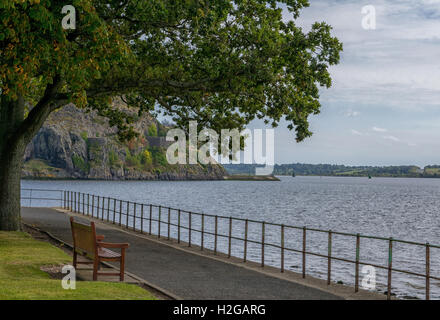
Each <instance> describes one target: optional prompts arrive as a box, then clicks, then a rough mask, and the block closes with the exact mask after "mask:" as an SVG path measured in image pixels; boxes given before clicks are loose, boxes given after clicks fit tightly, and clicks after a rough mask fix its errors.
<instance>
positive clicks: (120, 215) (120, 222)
mask: <svg viewBox="0 0 440 320" xmlns="http://www.w3.org/2000/svg"><path fill="white" fill-rule="evenodd" d="M118 223H119V226H122V200H119V221H118Z"/></svg>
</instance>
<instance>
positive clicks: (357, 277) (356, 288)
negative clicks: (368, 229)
mask: <svg viewBox="0 0 440 320" xmlns="http://www.w3.org/2000/svg"><path fill="white" fill-rule="evenodd" d="M360 246H361V236H360V234H359V233H358V234H357V235H356V270H355V282H354V292H359V258H360Z"/></svg>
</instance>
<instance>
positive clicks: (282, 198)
mask: <svg viewBox="0 0 440 320" xmlns="http://www.w3.org/2000/svg"><path fill="white" fill-rule="evenodd" d="M22 188H43V189H62V190H72V191H79V192H83V193H90V194H95V195H100V196H106V197H113V198H117V199H122V200H129V201H132V202H138V203H147V204H150V203H152V204H157V205H162V206H168V207H173V208H180V209H184V210H189V211H194V212H200V213H209V214H214V215H221V216H227V217H229V216H233V217H240V218H248V219H253V220H264V221H267V222H275V223H281V224H286V225H293V226H307V227H311V228H318V229H325V230H329V229H331V230H334V231H341V232H349V233H361V234H363V235H375V236H383V237H393V238H396V239H403V240H413V241H418V242H423V243H425V242H430V243H432V244H440V213H439V208H440V179H400V178H374V179H372V180H368V179H367V178H337V177H322V178H320V177H296V178H291V177H282V178H281V182H247V181H215V182H212V181H209V182H208V181H197V182H194V181H185V182H162V181H159V182H105V181H102V182H101V181H23V183H22ZM22 195H23V196H27V195H28V193H27V192H23V194H22ZM40 195H41V194H40ZM33 196H38V194H37V193H35V192H34V194H33ZM45 196H48V194H46V195H45ZM51 196H53V194H52V195H51ZM22 204H23V205H29V201H28V200H23V201H22ZM32 205H33V206H35V205H39V206H47V205H51V206H59V202H57V203H54V202H51V203H49V202H41V201H40V202H37V201H35V200H34V201H33V202H32ZM154 214H155V215H157V212H155V213H154ZM165 217H166V215H165ZM175 219H176V217H175V216H172V218H171V220H172V222H173V221H175ZM164 221H165V220H164ZM136 223H137V224H139V221H136ZM205 223H206V228H207V231H209V230H211V231H212V230H213V225H214V224H213V221H206V222H205ZM227 223H228V221H227V220H226V219H225V221H224V223H220V224H219V230H220V232H223V233H224V234H227V232H228V225H227ZM199 225H200V221H198V220H197V219H196V218H195V221H193V225H192V226H193V227H197V226H199ZM153 228H157V227H155V226H153ZM162 228H163V229H165V227H162ZM279 229H280V228H279V227H278V228H276V227H270V226H267V227H266V241H268V242H272V243H276V244H279V243H280V230H279ZM161 232H166V230H165V231H163V230H162V231H161ZM172 233H174V231H173V230H172ZM243 233H244V224H243V225H240V224H237V225H234V228H233V235H234V236H237V237H243ZM185 236H187V233H185V232H183V233H182V237H185ZM249 238H250V239H251V240H252V239H253V240H255V241H260V240H261V226H259V225H257V224H255V225H253V224H250V225H249ZM285 239H286V240H285V241H286V246H287V247H289V248H293V249H301V248H302V231H301V230H286V235H285ZM192 241H193V242H194V243H197V242H200V234H196V233H193V234H192ZM205 245H206V246H207V247H211V248H212V246H213V241H212V239H211V238H210V237H209V236H207V238H205ZM355 245H356V241H355V238H346V237H342V236H334V239H333V255H334V256H338V257H341V258H346V259H351V260H354V259H355ZM218 246H219V249H220V250H222V251H226V250H227V242H226V239H221V240H219V244H218ZM307 250H308V251H312V252H316V253H320V254H327V235H326V234H321V233H312V232H311V233H310V234H308V235H307ZM279 251H280V250H279V249H277V248H270V247H267V248H266V249H265V261H266V263H267V264H270V265H273V266H277V267H278V266H280V253H279ZM260 252H261V246H259V245H256V244H255V245H254V244H249V246H248V258H249V259H251V260H255V261H260ZM232 253H233V255H235V256H240V257H241V256H242V255H243V241H238V240H236V241H233V244H232ZM360 259H361V261H368V262H369V263H373V264H379V265H384V266H386V265H387V259H388V243H387V242H385V241H379V240H368V239H362V241H361V250H360ZM285 266H286V268H287V269H290V270H293V271H297V272H300V271H301V266H302V264H301V256H300V255H298V254H295V253H291V254H287V255H286V257H285ZM439 266H440V249H431V274H432V275H433V276H437V277H440V272H439V270H440V268H439ZM393 267H394V268H398V269H406V270H411V271H414V272H418V273H425V270H426V269H425V248H424V247H414V246H409V245H403V244H395V246H394V250H393ZM376 272H377V274H376V282H377V290H379V291H384V290H386V286H385V285H386V279H387V272H386V270H381V269H377V270H376ZM307 273H308V274H311V275H314V276H317V277H322V278H325V277H326V276H327V260H326V259H323V258H319V257H308V258H307ZM361 276H362V273H361ZM361 279H362V277H361ZM332 280H333V281H343V282H344V283H346V284H353V283H354V265H353V264H348V263H343V262H334V263H333V265H332ZM424 284H425V280H424V279H423V278H417V277H414V276H409V275H405V274H400V273H393V292H394V293H396V294H398V295H399V296H404V295H408V296H417V297H420V298H423V297H424ZM431 292H432V298H436V299H440V283H439V282H437V281H434V280H432V281H431Z"/></svg>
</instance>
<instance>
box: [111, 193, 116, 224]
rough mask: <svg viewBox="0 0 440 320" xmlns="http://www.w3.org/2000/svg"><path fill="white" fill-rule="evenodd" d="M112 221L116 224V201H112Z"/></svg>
mask: <svg viewBox="0 0 440 320" xmlns="http://www.w3.org/2000/svg"><path fill="white" fill-rule="evenodd" d="M112 220H113V224H115V222H116V199H113V217H112Z"/></svg>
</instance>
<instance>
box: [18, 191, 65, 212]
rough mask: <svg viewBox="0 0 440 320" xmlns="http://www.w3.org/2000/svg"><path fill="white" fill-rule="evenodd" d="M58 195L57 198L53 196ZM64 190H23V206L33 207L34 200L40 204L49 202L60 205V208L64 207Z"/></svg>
mask: <svg viewBox="0 0 440 320" xmlns="http://www.w3.org/2000/svg"><path fill="white" fill-rule="evenodd" d="M23 193H27V194H23ZM54 193H55V194H57V195H58V196H57V197H55V196H53V194H54ZM63 193H64V191H63V190H50V189H29V188H22V189H21V197H20V199H21V203H22V205H24V204H26V205H27V206H29V207H32V200H37V201H40V202H44V203H47V202H48V201H49V202H51V203H53V204H55V203H56V204H59V205H60V207H62V206H63ZM36 195H37V196H36Z"/></svg>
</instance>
